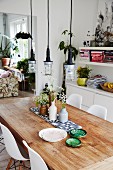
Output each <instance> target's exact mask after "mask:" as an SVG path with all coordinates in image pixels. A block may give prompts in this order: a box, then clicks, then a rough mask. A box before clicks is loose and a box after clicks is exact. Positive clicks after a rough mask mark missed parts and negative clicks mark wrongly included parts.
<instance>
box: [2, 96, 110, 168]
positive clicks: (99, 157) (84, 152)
mask: <svg viewBox="0 0 113 170" xmlns="http://www.w3.org/2000/svg"><path fill="white" fill-rule="evenodd" d="M31 106H33V103H32V99H31V98H23V99H18V100H17V101H15V102H14V103H8V104H0V121H1V123H3V124H4V125H6V126H7V127H8V128H9V129H10V130H11V131H12V133H13V134H14V136H15V138H16V140H17V141H18V142H19V143H22V140H23V139H24V140H26V141H27V142H28V144H29V145H30V147H31V148H33V149H34V150H35V151H37V152H38V153H39V154H40V155H41V156H42V158H43V159H44V160H45V162H46V163H47V164H48V166H49V167H50V169H52V170H53V169H54V170H79V169H82V170H89V169H90V170H93V169H96V170H113V124H112V123H110V122H108V121H105V120H102V119H100V118H98V117H95V116H93V115H91V114H88V113H86V112H84V111H82V110H79V109H77V108H74V107H72V106H69V105H67V106H66V107H67V111H68V113H69V119H70V120H72V121H73V122H75V123H77V124H79V125H81V126H82V127H83V129H85V130H86V131H87V136H86V137H84V138H81V142H82V145H81V146H80V147H78V148H70V147H67V146H66V144H65V140H66V139H63V140H62V141H59V142H55V143H50V142H46V141H44V140H42V139H41V138H40V137H39V136H38V132H39V131H40V130H42V129H44V128H49V127H53V126H52V125H50V124H49V123H47V122H45V121H44V120H43V119H41V118H40V117H38V116H37V115H35V114H34V113H32V112H31V111H29V108H30V107H31ZM57 106H58V111H59V110H60V104H58V103H57ZM68 137H69V136H67V138H68Z"/></svg>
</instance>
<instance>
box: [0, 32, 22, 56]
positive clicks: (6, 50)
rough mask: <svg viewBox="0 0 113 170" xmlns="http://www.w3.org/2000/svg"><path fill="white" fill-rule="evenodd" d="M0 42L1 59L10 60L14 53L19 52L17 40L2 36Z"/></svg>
mask: <svg viewBox="0 0 113 170" xmlns="http://www.w3.org/2000/svg"><path fill="white" fill-rule="evenodd" d="M0 40H1V43H0V54H1V55H2V56H3V58H12V56H13V55H14V52H19V49H18V42H17V39H15V38H14V39H10V38H9V37H8V36H5V35H2V36H1V39H0ZM11 50H12V51H11Z"/></svg>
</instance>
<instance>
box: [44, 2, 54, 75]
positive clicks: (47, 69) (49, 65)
mask: <svg viewBox="0 0 113 170" xmlns="http://www.w3.org/2000/svg"><path fill="white" fill-rule="evenodd" d="M47 21H48V37H47V49H46V61H44V66H45V75H52V64H53V61H51V59H50V48H49V0H47Z"/></svg>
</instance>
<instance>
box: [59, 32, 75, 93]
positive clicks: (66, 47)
mask: <svg viewBox="0 0 113 170" xmlns="http://www.w3.org/2000/svg"><path fill="white" fill-rule="evenodd" d="M70 34H71V37H74V34H73V33H70V32H69V31H68V30H64V31H63V32H62V35H64V36H66V37H64V38H65V40H62V41H61V42H60V43H59V46H58V49H60V50H61V51H63V52H64V55H65V61H64V63H63V83H62V88H63V89H64V90H65V93H66V87H65V69H64V65H65V64H66V63H67V52H68V50H69V48H70V44H69V37H70ZM71 49H72V58H73V60H74V61H75V60H76V56H77V54H78V50H77V49H76V48H75V47H74V46H73V45H71Z"/></svg>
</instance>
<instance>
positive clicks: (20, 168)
mask: <svg viewBox="0 0 113 170" xmlns="http://www.w3.org/2000/svg"><path fill="white" fill-rule="evenodd" d="M22 163H23V161H20V164H19V170H22V169H23V168H22Z"/></svg>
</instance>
